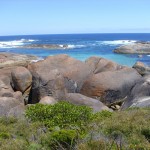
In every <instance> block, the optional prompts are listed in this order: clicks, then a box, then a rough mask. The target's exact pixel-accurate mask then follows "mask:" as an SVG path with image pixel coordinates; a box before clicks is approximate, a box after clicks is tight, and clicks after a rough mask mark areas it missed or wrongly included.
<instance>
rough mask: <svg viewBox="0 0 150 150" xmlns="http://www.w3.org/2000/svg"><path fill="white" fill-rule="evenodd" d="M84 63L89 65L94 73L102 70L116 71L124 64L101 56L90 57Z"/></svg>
mask: <svg viewBox="0 0 150 150" xmlns="http://www.w3.org/2000/svg"><path fill="white" fill-rule="evenodd" d="M85 63H86V64H87V65H89V66H90V68H91V70H92V72H93V73H94V74H97V73H100V72H104V71H116V70H120V69H123V68H125V67H124V66H121V65H119V64H117V63H115V62H112V61H110V60H107V59H105V58H101V57H90V58H88V59H87V60H85Z"/></svg>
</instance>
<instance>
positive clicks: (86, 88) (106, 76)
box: [81, 68, 141, 106]
mask: <svg viewBox="0 0 150 150" xmlns="http://www.w3.org/2000/svg"><path fill="white" fill-rule="evenodd" d="M140 78H141V76H140V75H139V74H138V73H137V71H136V70H135V69H132V68H124V69H121V70H117V71H106V72H101V73H98V74H94V75H93V76H91V77H89V78H87V80H86V81H85V83H84V85H83V87H82V89H81V94H83V95H86V96H88V97H92V98H95V99H99V100H100V101H102V102H103V103H105V104H106V105H108V106H110V105H113V104H117V103H121V102H122V101H124V99H125V98H126V96H127V95H128V94H129V93H130V91H131V89H132V87H133V86H134V85H135V84H136V82H137V81H138V80H139V79H140Z"/></svg>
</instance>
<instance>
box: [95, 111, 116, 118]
mask: <svg viewBox="0 0 150 150" xmlns="http://www.w3.org/2000/svg"><path fill="white" fill-rule="evenodd" d="M112 115H113V113H112V112H110V111H107V110H103V111H100V112H97V113H95V114H94V115H93V119H94V121H95V120H99V121H100V120H101V121H102V120H105V119H107V118H110V117H111V116H112Z"/></svg>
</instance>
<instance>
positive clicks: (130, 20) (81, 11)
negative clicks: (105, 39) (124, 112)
mask: <svg viewBox="0 0 150 150" xmlns="http://www.w3.org/2000/svg"><path fill="white" fill-rule="evenodd" d="M71 33H150V0H0V35H31V34H71Z"/></svg>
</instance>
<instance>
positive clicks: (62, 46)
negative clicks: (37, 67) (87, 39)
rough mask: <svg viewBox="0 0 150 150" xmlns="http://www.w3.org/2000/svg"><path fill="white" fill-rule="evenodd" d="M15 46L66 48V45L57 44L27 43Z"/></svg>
mask: <svg viewBox="0 0 150 150" xmlns="http://www.w3.org/2000/svg"><path fill="white" fill-rule="evenodd" d="M17 48H30V49H31V48H41V49H68V45H58V44H29V45H24V46H19V47H17Z"/></svg>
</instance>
